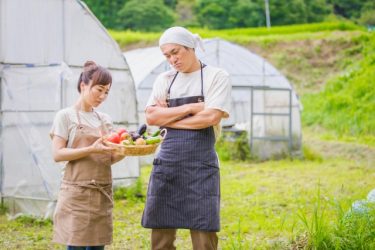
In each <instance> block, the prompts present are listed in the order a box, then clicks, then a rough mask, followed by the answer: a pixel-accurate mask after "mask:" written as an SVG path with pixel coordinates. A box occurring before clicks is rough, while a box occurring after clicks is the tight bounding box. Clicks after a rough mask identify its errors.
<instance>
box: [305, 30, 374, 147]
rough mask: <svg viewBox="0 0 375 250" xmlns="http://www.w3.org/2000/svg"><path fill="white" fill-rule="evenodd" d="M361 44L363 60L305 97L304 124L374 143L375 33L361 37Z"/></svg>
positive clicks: (353, 63) (352, 64)
mask: <svg viewBox="0 0 375 250" xmlns="http://www.w3.org/2000/svg"><path fill="white" fill-rule="evenodd" d="M361 43H362V50H361V53H362V54H363V57H364V58H363V60H361V61H359V62H352V63H351V65H350V66H348V67H347V69H346V71H345V72H343V73H342V74H340V75H339V76H338V77H334V78H332V79H331V80H330V81H328V83H327V84H326V86H325V88H324V90H323V91H322V92H320V93H316V94H306V95H304V96H303V97H302V102H303V104H304V108H305V110H304V112H303V114H302V118H303V122H304V125H307V126H311V125H321V126H323V127H325V128H327V129H330V130H332V131H335V133H336V134H337V135H338V136H352V137H353V136H364V137H366V138H367V139H365V140H368V141H374V138H375V116H374V115H373V114H374V113H375V88H374V86H375V34H369V35H367V36H363V37H361ZM371 137H372V138H371Z"/></svg>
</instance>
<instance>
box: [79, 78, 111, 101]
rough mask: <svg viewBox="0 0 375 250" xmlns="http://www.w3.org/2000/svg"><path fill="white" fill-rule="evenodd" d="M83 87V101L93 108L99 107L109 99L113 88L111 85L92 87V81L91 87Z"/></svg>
mask: <svg viewBox="0 0 375 250" xmlns="http://www.w3.org/2000/svg"><path fill="white" fill-rule="evenodd" d="M82 85H83V86H82ZM82 85H81V86H82V87H83V88H82V87H81V93H82V94H83V99H84V101H85V102H86V103H87V104H88V105H90V106H92V107H98V106H99V105H100V104H101V103H102V102H103V101H104V100H105V99H106V98H107V96H108V93H109V89H110V87H111V84H107V85H95V86H91V85H92V81H90V84H89V85H85V84H83V83H82Z"/></svg>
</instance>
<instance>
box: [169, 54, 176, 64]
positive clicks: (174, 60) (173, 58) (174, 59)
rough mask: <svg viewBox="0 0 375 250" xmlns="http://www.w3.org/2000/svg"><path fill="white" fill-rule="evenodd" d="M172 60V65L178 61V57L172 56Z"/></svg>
mask: <svg viewBox="0 0 375 250" xmlns="http://www.w3.org/2000/svg"><path fill="white" fill-rule="evenodd" d="M170 60H171V62H172V63H174V62H176V61H177V56H175V55H172V56H171V57H170Z"/></svg>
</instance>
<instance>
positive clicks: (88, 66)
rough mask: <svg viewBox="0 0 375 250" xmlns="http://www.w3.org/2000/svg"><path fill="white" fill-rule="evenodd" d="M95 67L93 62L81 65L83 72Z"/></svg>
mask: <svg viewBox="0 0 375 250" xmlns="http://www.w3.org/2000/svg"><path fill="white" fill-rule="evenodd" d="M96 67H97V65H96V63H95V62H94V61H86V62H85V64H84V65H83V71H90V70H92V69H94V68H96Z"/></svg>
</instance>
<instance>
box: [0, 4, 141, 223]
mask: <svg viewBox="0 0 375 250" xmlns="http://www.w3.org/2000/svg"><path fill="white" fill-rule="evenodd" d="M87 60H94V61H96V62H97V63H98V64H100V65H102V66H104V67H107V68H108V69H109V70H110V71H111V74H112V77H113V83H112V88H111V91H110V94H109V96H108V99H107V100H106V102H105V103H104V104H103V105H102V106H101V107H100V108H99V110H100V111H103V112H106V113H108V114H109V115H110V116H111V117H112V119H113V121H114V123H115V124H121V126H126V127H128V128H130V129H135V128H136V126H137V124H138V117H137V112H136V110H137V103H136V95H135V87H134V83H133V79H132V76H131V74H130V71H129V69H128V65H127V63H126V61H125V58H124V56H123V55H122V52H121V51H120V49H119V47H118V45H117V44H116V43H115V42H114V41H113V40H112V39H111V37H110V36H109V35H108V33H107V32H106V30H105V29H104V28H103V26H102V25H101V24H100V23H99V22H98V20H97V19H96V18H95V17H94V16H93V15H92V13H91V12H90V11H89V10H88V9H87V7H86V6H85V5H84V4H83V3H81V2H80V1H76V0H65V1H64V0H54V1H52V0H48V1H45V0H28V1H24V0H1V1H0V94H1V98H0V100H1V103H0V105H1V106H0V111H1V112H0V139H1V140H0V142H1V143H0V191H1V193H0V195H1V196H3V197H5V199H6V200H8V201H9V205H10V208H11V211H10V212H11V214H17V213H25V214H32V215H38V216H46V217H48V216H51V214H52V212H53V209H54V204H55V201H56V198H57V192H58V189H59V184H60V180H61V170H62V167H63V163H60V164H57V163H55V162H54V161H53V159H52V152H51V140H50V138H49V130H50V128H51V126H52V121H53V118H54V116H55V113H56V112H57V111H58V110H59V109H61V108H64V107H67V106H70V105H73V104H74V102H75V101H76V100H77V98H78V91H77V80H78V77H79V74H80V72H81V71H82V65H83V63H84V62H85V61H87ZM112 170H113V177H114V180H115V184H123V183H125V182H127V181H128V180H131V179H134V178H137V177H138V176H139V159H138V158H137V157H127V158H126V159H125V160H123V161H120V162H119V163H117V164H115V165H114V166H112Z"/></svg>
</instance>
